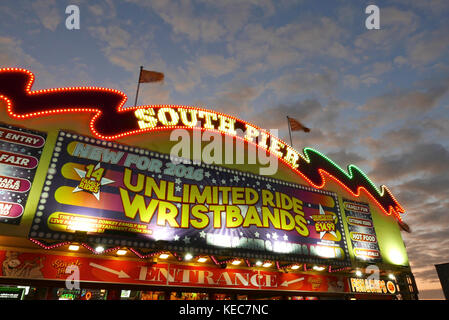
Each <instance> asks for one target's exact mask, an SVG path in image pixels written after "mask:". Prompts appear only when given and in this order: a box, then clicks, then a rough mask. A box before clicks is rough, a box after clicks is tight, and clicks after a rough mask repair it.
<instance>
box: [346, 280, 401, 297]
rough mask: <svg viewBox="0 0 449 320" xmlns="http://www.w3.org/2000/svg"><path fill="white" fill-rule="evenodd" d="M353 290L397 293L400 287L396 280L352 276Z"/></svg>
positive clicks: (356, 291)
mask: <svg viewBox="0 0 449 320" xmlns="http://www.w3.org/2000/svg"><path fill="white" fill-rule="evenodd" d="M349 281H350V283H351V292H353V293H378V294H396V293H397V292H398V291H399V289H398V286H397V284H396V281H394V280H383V279H361V278H350V279H349Z"/></svg>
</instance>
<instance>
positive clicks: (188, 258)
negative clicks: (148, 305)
mask: <svg viewBox="0 0 449 320" xmlns="http://www.w3.org/2000/svg"><path fill="white" fill-rule="evenodd" d="M79 248H80V246H79V245H77V244H71V245H70V246H69V250H70V251H78V250H79ZM104 251H105V248H104V247H102V246H97V247H96V248H95V252H97V253H102V252H104ZM115 253H116V254H117V255H118V256H124V255H126V253H127V250H125V249H118V250H117V251H116V252H115ZM168 257H170V255H169V254H168V253H161V254H159V259H168ZM193 258H194V257H193V255H192V254H191V253H186V254H185V256H184V260H185V261H191V260H192V259H193ZM196 261H197V262H200V263H204V262H206V261H207V258H206V257H201V256H200V257H198V259H197V260H196ZM241 262H242V261H241V260H238V259H236V260H233V261H232V262H231V264H232V265H239V264H240V263H241ZM272 265H273V263H272V262H269V261H267V262H262V261H260V260H258V261H257V262H256V266H258V267H264V268H269V267H271V266H272ZM299 268H300V266H299V265H297V264H295V265H292V266H291V267H290V269H292V270H297V269H299ZM312 269H313V270H315V271H323V270H324V269H325V267H320V266H313V267H312ZM355 275H356V276H357V277H361V276H362V275H363V273H362V271H360V270H356V272H355ZM388 278H389V279H391V280H396V277H395V276H394V274H392V273H390V274H389V275H388Z"/></svg>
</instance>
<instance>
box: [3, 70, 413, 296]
mask: <svg viewBox="0 0 449 320" xmlns="http://www.w3.org/2000/svg"><path fill="white" fill-rule="evenodd" d="M33 80H34V75H33V74H32V73H31V72H29V71H27V70H23V69H12V68H6V69H1V70H0V98H1V99H0V115H1V123H0V190H1V193H0V210H1V212H0V261H1V263H2V268H1V270H0V287H1V291H2V292H1V293H0V295H3V296H4V297H6V298H17V299H19V298H25V299H87V300H88V299H141V300H146V299H148V300H149V299H151V300H154V299H163V300H169V299H174V300H179V299H192V300H199V299H209V300H212V299H216V300H220V299H289V300H302V299H417V294H418V292H417V290H416V285H415V283H414V279H413V274H412V272H411V269H410V265H409V262H408V257H407V253H406V248H405V245H404V243H403V240H402V236H401V230H407V229H408V227H407V225H406V224H405V223H404V222H403V221H402V218H401V214H402V213H403V212H404V209H403V208H402V207H401V206H400V204H399V203H398V202H397V200H396V199H395V198H394V196H393V195H392V193H391V192H390V191H389V190H388V189H387V188H386V187H384V186H382V187H381V188H380V189H379V188H377V187H376V186H375V185H374V184H373V183H372V182H371V180H370V179H369V178H368V177H367V176H366V175H365V174H364V173H363V172H362V171H361V170H360V169H358V168H357V167H356V166H353V165H351V166H349V167H348V168H347V169H346V170H345V169H342V168H340V167H339V166H338V164H335V163H334V162H333V161H332V160H331V159H329V158H327V157H326V156H325V155H323V154H321V153H320V152H318V151H317V150H314V149H311V148H306V149H304V151H303V154H301V153H299V152H297V151H296V150H294V149H293V148H292V147H291V146H289V145H288V144H286V143H285V142H283V141H282V140H280V139H278V138H277V137H276V136H274V135H273V134H271V133H270V132H269V131H266V130H263V129H261V128H259V127H257V126H255V125H252V124H250V123H247V122H245V121H243V120H240V119H238V118H235V117H233V116H230V115H225V114H222V113H218V112H214V111H211V110H206V109H200V108H193V107H186V106H141V107H132V108H123V105H124V103H125V101H126V96H125V95H124V94H123V93H121V92H119V91H117V90H113V89H105V88H92V87H90V88H62V89H48V90H40V91H33V90H32V83H33Z"/></svg>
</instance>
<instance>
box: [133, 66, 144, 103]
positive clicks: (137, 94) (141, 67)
mask: <svg viewBox="0 0 449 320" xmlns="http://www.w3.org/2000/svg"><path fill="white" fill-rule="evenodd" d="M142 70H143V66H140V71H139V79H137V91H136V100H135V102H134V106H135V107H137V98H138V97H139V88H140V75H141V74H142Z"/></svg>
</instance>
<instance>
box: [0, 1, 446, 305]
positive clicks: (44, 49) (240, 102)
mask: <svg viewBox="0 0 449 320" xmlns="http://www.w3.org/2000/svg"><path fill="white" fill-rule="evenodd" d="M71 4H73V5H77V6H78V7H79V9H80V29H79V30H68V29H67V28H66V18H67V17H68V16H69V15H68V14H66V13H65V10H66V7H67V6H68V5H71ZM369 4H375V5H377V6H378V7H379V8H380V29H379V30H368V29H367V28H366V26H365V20H366V19H367V17H368V14H366V13H365V8H366V6H368V5H369ZM448 31H449V1H447V0H428V1H412V0H391V1H380V0H375V1H356V0H353V1H349V0H347V1H323V0H320V1H307V0H300V1H290V0H280V1H275V0H247V1H245V0H233V1H217V0H199V1H190V0H182V1H163V0H126V1H125V0H122V1H118V0H104V1H87V0H82V1H75V0H67V1H59V0H35V1H29V0H27V1H25V0H3V1H1V2H0V66H2V67H22V68H27V69H29V70H30V71H32V72H34V73H35V74H36V76H37V79H36V83H35V85H34V87H33V89H44V88H48V87H61V86H89V85H95V86H101V87H110V88H114V89H118V90H121V91H123V92H124V93H126V94H127V95H128V102H127V105H132V104H133V103H134V97H135V91H136V85H137V79H138V73H139V67H140V66H141V65H142V66H144V67H145V69H148V70H155V71H160V72H163V73H164V74H165V81H164V83H154V84H142V85H141V91H140V95H139V104H140V105H149V104H180V105H191V106H202V107H205V108H207V109H212V110H218V111H222V112H224V113H227V114H230V115H234V116H236V117H238V118H240V119H243V120H246V121H249V122H251V123H253V124H255V125H257V126H259V127H262V128H266V129H279V132H280V136H281V138H282V139H283V140H285V141H289V138H288V130H287V122H286V116H287V115H288V116H290V117H293V118H296V119H298V120H300V121H301V122H303V123H304V124H305V125H306V126H307V127H309V128H311V132H310V133H304V132H294V133H293V146H294V147H295V148H296V149H297V150H302V149H303V148H304V147H313V148H315V149H317V150H319V151H320V152H322V153H324V154H326V155H327V156H328V157H330V158H331V159H332V160H333V161H335V162H336V163H337V164H339V165H340V166H341V167H343V168H346V166H347V165H349V164H351V163H352V164H355V165H357V166H358V167H360V168H361V169H362V170H363V171H364V172H365V173H367V175H368V176H369V177H370V179H371V180H372V181H374V183H375V184H376V185H377V186H380V185H382V184H384V185H386V186H388V187H389V189H390V190H391V191H392V193H393V195H394V196H395V197H396V198H397V199H398V201H399V203H401V205H402V206H403V207H404V208H405V210H406V213H405V214H404V215H403V217H404V221H405V222H406V223H408V224H409V225H410V227H411V229H412V233H410V234H407V233H402V235H403V237H404V241H405V244H406V246H407V251H408V254H409V258H410V263H411V267H412V271H413V273H414V275H415V277H416V280H417V284H418V289H419V290H420V298H421V299H429V298H433V299H443V298H444V297H443V292H442V290H441V285H440V283H439V280H438V277H437V274H436V271H435V267H434V265H435V264H439V263H446V262H449V211H448V210H449V139H448V137H449V125H448V124H449V94H448V92H449V54H448V53H449V32H448Z"/></svg>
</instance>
